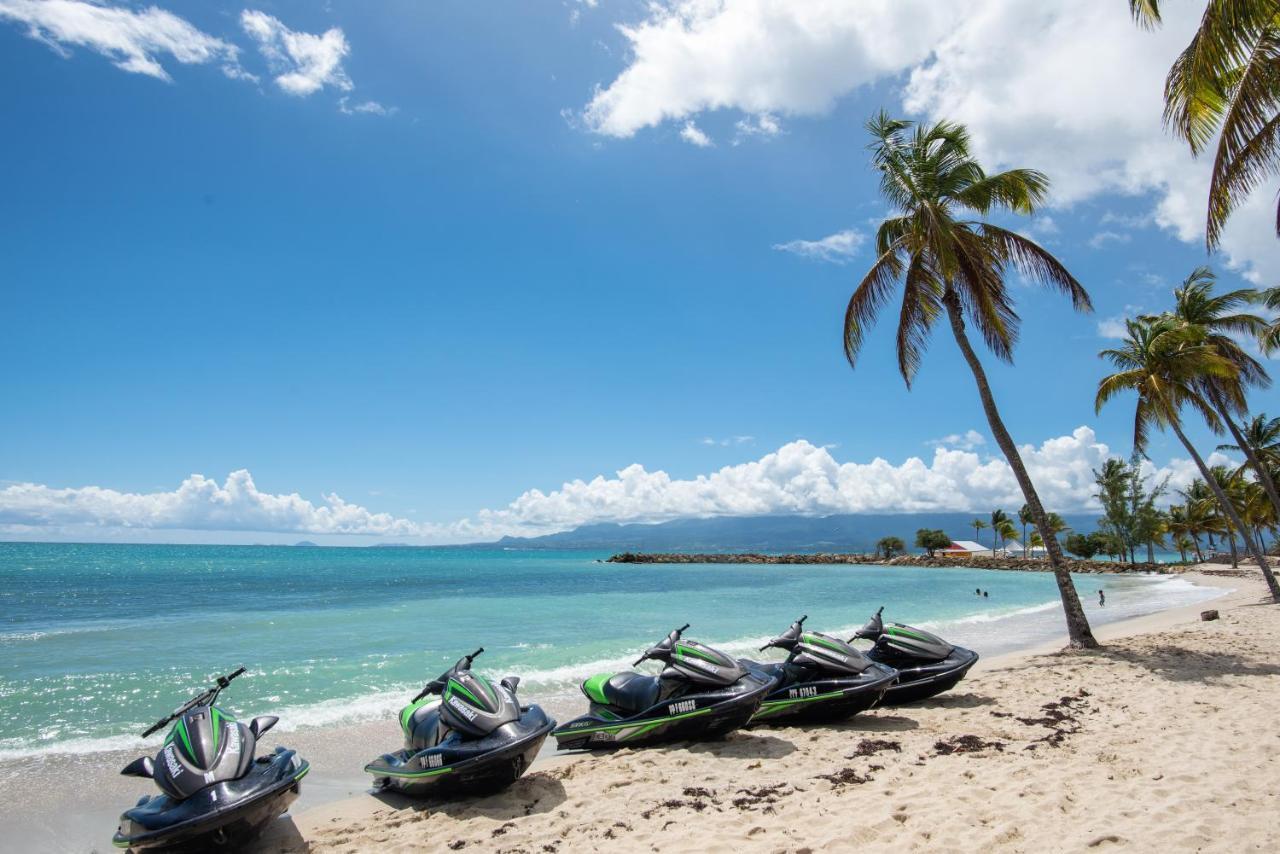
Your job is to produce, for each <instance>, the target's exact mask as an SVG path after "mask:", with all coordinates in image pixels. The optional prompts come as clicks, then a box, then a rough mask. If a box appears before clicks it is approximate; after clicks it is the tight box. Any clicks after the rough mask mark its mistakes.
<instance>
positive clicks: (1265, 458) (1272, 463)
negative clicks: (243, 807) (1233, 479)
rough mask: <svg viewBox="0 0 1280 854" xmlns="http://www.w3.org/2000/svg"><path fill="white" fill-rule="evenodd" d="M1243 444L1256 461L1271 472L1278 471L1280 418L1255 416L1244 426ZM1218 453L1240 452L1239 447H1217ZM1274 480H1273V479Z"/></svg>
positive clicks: (1264, 414)
mask: <svg viewBox="0 0 1280 854" xmlns="http://www.w3.org/2000/svg"><path fill="white" fill-rule="evenodd" d="M1244 437H1245V442H1246V443H1247V444H1248V446H1249V447H1250V448H1253V452H1254V453H1255V454H1257V455H1258V460H1259V461H1260V462H1261V463H1262V465H1263V466H1265V467H1266V468H1267V469H1269V470H1271V471H1275V470H1276V469H1280V418H1267V415H1266V413H1265V412H1263V413H1260V414H1258V415H1255V416H1254V417H1253V420H1251V421H1250V422H1249V423H1248V424H1246V425H1245V426H1244ZM1218 450H1219V451H1237V452H1238V451H1241V447H1240V446H1239V445H1219V446H1218ZM1273 480H1274V478H1273Z"/></svg>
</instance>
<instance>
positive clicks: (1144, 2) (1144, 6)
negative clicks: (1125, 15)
mask: <svg viewBox="0 0 1280 854" xmlns="http://www.w3.org/2000/svg"><path fill="white" fill-rule="evenodd" d="M1129 13H1130V14H1131V15H1133V20H1135V21H1137V22H1138V25H1139V26H1140V27H1143V28H1144V29H1155V28H1156V27H1158V26H1160V23H1161V21H1160V0H1129Z"/></svg>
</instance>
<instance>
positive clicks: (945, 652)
mask: <svg viewBox="0 0 1280 854" xmlns="http://www.w3.org/2000/svg"><path fill="white" fill-rule="evenodd" d="M882 613H884V607H883V606H881V608H880V610H879V611H876V613H875V615H874V616H873V617H872V618H871V619H870V620H868V621H867V624H866V625H865V626H863V627H862V628H861V629H859V630H858V632H857V634H855V635H854V636H853V638H851V639H850V640H851V641H853V640H857V639H858V638H862V639H864V640H869V641H873V642H874V643H875V646H873V647H872V648H871V649H870V650H868V652H867V657H868V658H870V659H871V660H872V661H875V662H878V663H880V664H886V665H888V666H889V667H894V668H897V670H898V684H896V685H894V686H893V687H891V688H890V689H889V690H888V691H887V692H885V696H884V699H883V700H881V701H880V705H882V706H896V705H899V704H901V703H911V702H914V701H916V700H923V699H925V698H927V697H932V696H933V695H935V694H940V693H942V692H943V691H946V690H949V689H951V688H954V687H955V685H956V683H957V682H959V681H960V680H961V679H963V678H964V675H965V674H966V673H968V672H969V668H970V667H973V665H974V664H976V663H977V661H978V654H977V653H976V652H974V651H973V650H971V649H965V648H964V647H959V646H955V645H953V644H949V643H947V642H946V641H944V640H943V639H942V638H940V637H938V636H937V635H935V634H930V633H929V632H926V631H925V630H924V629H916V628H912V627H911V626H904V625H902V624H901V623H890V624H889V625H888V627H886V626H885V624H884V621H883V619H881V616H880V615H881V614H882Z"/></svg>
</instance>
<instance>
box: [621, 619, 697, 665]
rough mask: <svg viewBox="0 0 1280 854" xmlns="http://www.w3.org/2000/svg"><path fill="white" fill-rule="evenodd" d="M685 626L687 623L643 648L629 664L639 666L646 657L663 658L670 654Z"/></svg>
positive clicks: (686, 626)
mask: <svg viewBox="0 0 1280 854" xmlns="http://www.w3.org/2000/svg"><path fill="white" fill-rule="evenodd" d="M687 628H689V624H688V623H685V624H684V625H683V626H681V627H680V628H678V629H676V630H675V631H673V632H672V633H671V634H669V635H667V636H666V637H665V638H664V639H663V640H662V641H661V642H660V643H657V644H655V645H653V646H651V647H649V648H648V649H647V650H645V653H644V655H642V656H640V657H639V658H637V659H636V663H635V664H633V665H631V666H632V667H639V666H640V665H641V663H643V662H644V661H645V660H646V659H649V658H663V657H665V656H667V655H670V654H671V650H672V649H674V648H675V645H676V641H678V640H680V635H681V634H682V633H683V632H684V630H685V629H687Z"/></svg>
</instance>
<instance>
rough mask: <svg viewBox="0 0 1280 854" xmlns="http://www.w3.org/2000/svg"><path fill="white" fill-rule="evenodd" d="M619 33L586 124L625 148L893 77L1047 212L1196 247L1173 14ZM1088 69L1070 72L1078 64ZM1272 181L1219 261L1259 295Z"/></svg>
mask: <svg viewBox="0 0 1280 854" xmlns="http://www.w3.org/2000/svg"><path fill="white" fill-rule="evenodd" d="M646 8H647V9H648V12H647V17H646V18H644V20H642V21H640V22H639V23H637V24H633V25H630V26H624V27H622V28H621V32H622V34H623V35H624V37H625V38H626V40H627V42H628V44H629V46H630V51H631V55H630V59H629V62H628V64H627V66H626V67H625V68H624V69H623V70H622V71H621V72H620V73H619V74H618V76H617V77H616V78H615V79H614V80H613V81H612V82H610V83H609V84H608V85H606V86H604V87H602V88H599V89H597V91H596V92H595V94H594V95H593V97H592V98H591V100H590V102H589V103H588V104H587V106H586V108H585V109H584V111H583V119H584V123H585V125H586V126H587V127H588V128H589V129H591V130H593V131H595V132H597V133H600V134H604V135H608V136H614V137H629V136H632V135H634V134H635V133H636V132H637V131H639V130H641V129H643V128H646V127H651V126H655V125H658V124H661V123H663V122H665V121H672V120H674V121H688V120H691V119H693V118H695V117H696V116H697V115H699V114H701V113H703V112H706V111H711V110H719V109H730V110H738V111H741V112H742V113H744V114H747V115H760V114H763V113H768V114H770V115H782V116H804V115H809V116H812V115H820V114H823V113H826V112H827V111H829V110H830V109H831V107H832V106H833V105H834V104H835V102H836V101H837V100H838V99H839V98H841V97H843V96H846V95H848V94H849V93H851V92H853V91H854V90H855V89H857V88H858V87H860V86H863V85H864V84H868V83H873V82H876V81H879V80H888V79H898V78H901V77H902V76H904V75H905V79H906V85H905V87H904V88H903V90H902V92H903V109H905V110H907V111H909V112H911V113H914V114H917V115H922V116H926V117H929V118H940V117H946V118H950V119H955V120H957V121H961V122H964V123H965V124H967V125H968V126H969V128H970V129H971V131H972V132H973V135H974V140H975V145H976V147H977V150H978V153H979V155H980V156H981V157H982V158H983V159H984V160H986V161H987V162H988V163H990V164H992V165H995V166H1007V165H1018V166H1033V167H1035V168H1038V169H1042V170H1044V171H1045V172H1047V173H1048V174H1049V175H1050V177H1051V178H1052V179H1053V182H1054V194H1055V196H1054V201H1055V204H1057V205H1060V206H1065V205H1070V204H1071V203H1073V202H1076V201H1079V200H1082V199H1086V198H1090V197H1094V196H1097V195H1100V194H1117V193H1118V194H1126V195H1135V196H1136V195H1144V194H1149V196H1150V198H1151V200H1152V201H1151V205H1152V207H1151V211H1150V215H1151V217H1152V219H1153V221H1154V223H1155V224H1156V225H1158V226H1160V227H1161V228H1163V229H1166V230H1168V231H1170V232H1172V233H1173V234H1175V235H1176V236H1177V237H1178V238H1179V239H1181V240H1184V241H1187V242H1193V243H1194V242H1198V241H1200V240H1202V239H1203V222H1204V208H1205V199H1206V188H1207V185H1208V179H1207V175H1208V167H1209V164H1208V162H1206V161H1205V160H1203V159H1202V160H1200V161H1197V160H1194V159H1193V158H1192V157H1191V156H1190V154H1189V152H1188V151H1187V148H1186V146H1185V145H1184V144H1183V143H1181V142H1179V141H1177V140H1176V139H1173V138H1172V137H1170V136H1169V135H1167V134H1166V133H1165V132H1164V129H1163V127H1162V125H1161V109H1162V103H1161V95H1162V91H1163V84H1164V78H1165V75H1166V73H1167V72H1168V69H1169V66H1170V65H1171V63H1172V62H1173V60H1174V58H1175V57H1176V56H1177V54H1178V52H1179V51H1180V50H1181V49H1182V47H1183V46H1185V45H1186V43H1187V41H1188V40H1189V39H1190V36H1191V33H1192V32H1193V31H1194V29H1195V25H1196V21H1197V17H1198V16H1197V9H1196V7H1195V4H1191V3H1187V4H1180V5H1176V6H1170V8H1169V9H1167V10H1164V11H1165V25H1164V27H1162V28H1161V29H1159V30H1156V31H1154V32H1151V31H1145V30H1142V29H1140V28H1139V27H1136V26H1135V25H1134V24H1133V21H1132V19H1131V18H1130V16H1129V12H1128V9H1127V8H1126V6H1125V4H1124V3H1123V2H1119V0H1041V2H1036V3H1028V2H1025V0H952V2H948V3H937V2H932V1H931V0H864V2H859V3H850V2H841V0H809V2H805V3H795V2H790V0H735V2H732V3H730V2H727V0H665V2H653V3H650V4H649V5H648V6H647V7H646ZM1082 57H1083V58H1086V59H1087V61H1083V62H1082V61H1081V58H1082ZM1275 190H1276V182H1275V181H1272V182H1270V183H1268V184H1267V185H1264V186H1263V187H1260V188H1259V189H1258V190H1257V191H1255V192H1254V194H1253V195H1252V196H1250V198H1249V199H1248V201H1247V202H1246V203H1245V204H1244V205H1243V206H1242V208H1241V209H1240V210H1239V211H1238V212H1237V213H1236V214H1235V216H1234V217H1233V218H1232V221H1231V223H1230V224H1229V225H1228V228H1227V231H1226V233H1225V235H1224V237H1223V241H1222V248H1223V253H1224V255H1225V256H1226V259H1227V261H1228V263H1229V264H1230V265H1231V266H1233V267H1234V268H1236V269H1238V270H1240V271H1241V272H1242V273H1243V274H1244V275H1246V276H1247V277H1249V278H1251V279H1252V280H1254V281H1255V282H1268V283H1269V282H1273V281H1275V280H1276V279H1277V278H1280V252H1277V251H1276V250H1277V246H1276V239H1275V234H1274V220H1273V217H1274V207H1275V202H1274V200H1275Z"/></svg>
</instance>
